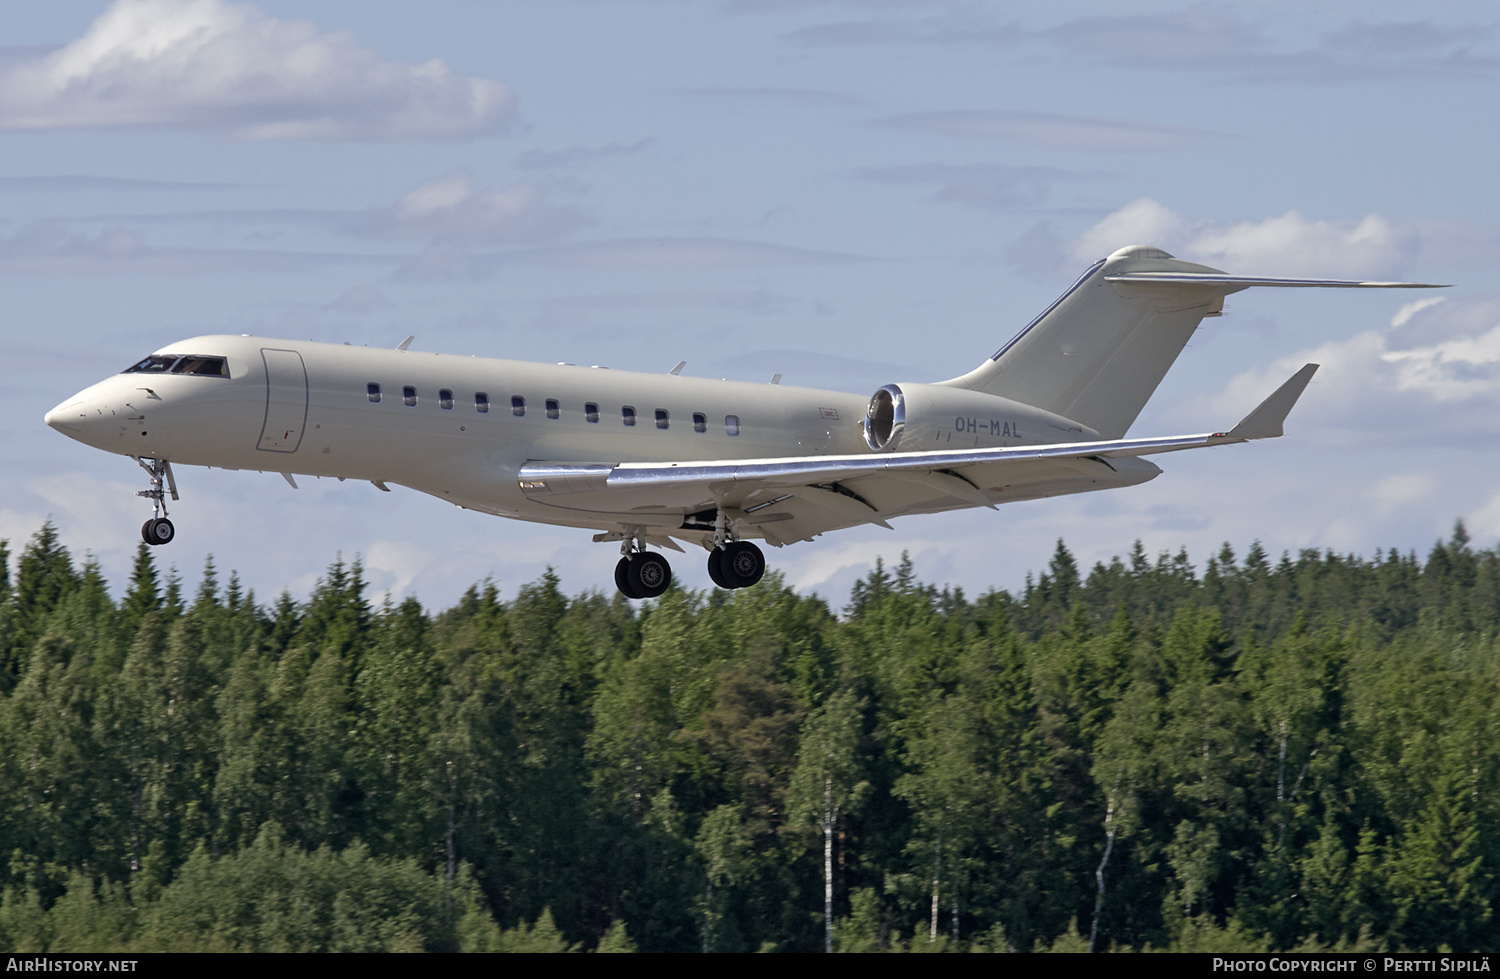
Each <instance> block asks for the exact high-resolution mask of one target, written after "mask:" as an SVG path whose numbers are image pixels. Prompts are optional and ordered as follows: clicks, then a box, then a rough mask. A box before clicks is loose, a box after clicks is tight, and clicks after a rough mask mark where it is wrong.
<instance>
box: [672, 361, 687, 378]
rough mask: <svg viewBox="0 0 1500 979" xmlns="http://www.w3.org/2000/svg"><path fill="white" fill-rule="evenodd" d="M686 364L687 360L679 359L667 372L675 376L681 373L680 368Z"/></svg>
mask: <svg viewBox="0 0 1500 979" xmlns="http://www.w3.org/2000/svg"><path fill="white" fill-rule="evenodd" d="M686 366H687V361H685V360H679V361H678V362H677V366H676V367H674V368H672V369H671V370H669V371H667V373H668V374H671V375H672V376H673V377H676V376H677V375H678V374H681V373H682V369H683V368H684V367H686Z"/></svg>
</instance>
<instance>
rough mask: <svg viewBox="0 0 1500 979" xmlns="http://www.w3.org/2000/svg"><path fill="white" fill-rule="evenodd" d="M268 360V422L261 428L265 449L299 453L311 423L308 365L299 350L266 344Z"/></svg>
mask: <svg viewBox="0 0 1500 979" xmlns="http://www.w3.org/2000/svg"><path fill="white" fill-rule="evenodd" d="M260 356H261V358H262V359H263V360H264V361H265V362H266V422H265V425H264V426H263V427H262V428H261V430H260V444H259V445H257V446H256V448H258V449H260V450H262V451H263V452H296V451H297V446H299V445H301V444H302V430H303V429H304V428H305V427H306V425H307V368H306V367H304V366H303V364H302V355H301V354H299V353H297V351H295V350H273V349H271V348H269V347H262V348H261V351H260Z"/></svg>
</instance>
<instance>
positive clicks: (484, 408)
mask: <svg viewBox="0 0 1500 979" xmlns="http://www.w3.org/2000/svg"><path fill="white" fill-rule="evenodd" d="M474 410H475V411H477V412H479V413H480V414H481V415H487V414H489V413H490V396H489V395H487V394H485V393H484V392H483V391H475V392H474Z"/></svg>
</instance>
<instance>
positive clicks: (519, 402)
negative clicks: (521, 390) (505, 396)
mask: <svg viewBox="0 0 1500 979" xmlns="http://www.w3.org/2000/svg"><path fill="white" fill-rule="evenodd" d="M510 413H511V414H512V415H515V416H516V417H517V418H520V417H521V416H522V415H524V414H526V399H525V398H523V397H521V396H520V395H519V394H513V395H511V397H510Z"/></svg>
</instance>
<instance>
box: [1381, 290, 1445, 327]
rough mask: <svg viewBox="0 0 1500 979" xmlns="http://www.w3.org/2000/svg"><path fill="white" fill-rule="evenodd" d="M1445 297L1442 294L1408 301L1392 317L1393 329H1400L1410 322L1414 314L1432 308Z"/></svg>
mask: <svg viewBox="0 0 1500 979" xmlns="http://www.w3.org/2000/svg"><path fill="white" fill-rule="evenodd" d="M1443 298H1444V297H1442V296H1435V297H1432V298H1429V299H1418V300H1417V301H1416V302H1410V303H1407V304H1406V305H1405V306H1402V307H1401V308H1400V309H1398V310H1396V315H1395V316H1392V317H1391V329H1394V330H1399V329H1400V328H1401V327H1403V326H1405V325H1406V324H1407V323H1410V322H1411V318H1412V317H1413V316H1415V315H1417V314H1418V313H1420V312H1421V311H1422V310H1424V309H1431V308H1432V307H1433V306H1436V305H1437V304H1438V303H1440V302H1442V301H1443Z"/></svg>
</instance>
